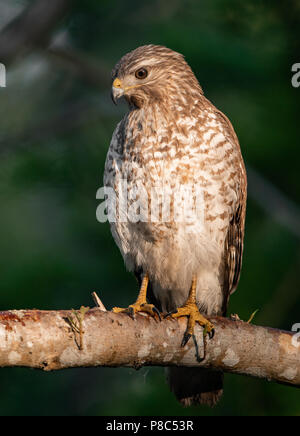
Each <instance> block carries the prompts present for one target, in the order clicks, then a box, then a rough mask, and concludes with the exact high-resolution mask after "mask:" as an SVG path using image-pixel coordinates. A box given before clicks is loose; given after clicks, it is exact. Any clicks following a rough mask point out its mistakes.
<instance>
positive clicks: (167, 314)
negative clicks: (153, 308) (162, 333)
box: [164, 309, 178, 319]
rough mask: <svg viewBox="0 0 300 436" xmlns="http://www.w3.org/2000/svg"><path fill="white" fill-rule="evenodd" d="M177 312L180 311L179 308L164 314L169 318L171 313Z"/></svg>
mask: <svg viewBox="0 0 300 436" xmlns="http://www.w3.org/2000/svg"><path fill="white" fill-rule="evenodd" d="M177 312H178V310H177V309H174V310H172V311H171V312H168V313H166V314H165V315H164V319H166V318H168V317H169V316H171V315H173V314H174V313H177Z"/></svg>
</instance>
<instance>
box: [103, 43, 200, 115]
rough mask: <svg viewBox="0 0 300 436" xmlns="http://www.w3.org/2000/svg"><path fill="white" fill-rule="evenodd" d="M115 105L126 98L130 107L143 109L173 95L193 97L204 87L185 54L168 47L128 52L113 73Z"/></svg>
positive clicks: (149, 46) (144, 48) (147, 46)
mask: <svg viewBox="0 0 300 436" xmlns="http://www.w3.org/2000/svg"><path fill="white" fill-rule="evenodd" d="M112 80H113V84H112V99H113V101H114V103H117V100H118V99H119V98H120V97H123V96H124V97H125V98H126V100H127V102H128V103H129V105H130V106H134V107H136V108H141V107H143V106H144V105H147V104H151V103H153V102H154V101H162V100H166V101H167V100H168V97H169V96H174V95H176V96H178V95H181V96H183V97H184V96H185V97H186V98H188V97H189V96H190V93H191V90H193V92H194V93H198V94H199V92H201V93H202V90H201V87H200V85H199V83H198V81H197V79H196V77H195V76H194V74H193V72H192V70H191V68H190V67H189V65H188V64H187V63H186V61H185V59H184V57H183V55H181V54H180V53H177V52H175V51H173V50H171V49H169V48H167V47H163V46H159V45H145V46H142V47H138V48H137V49H135V50H133V51H131V52H130V53H127V54H126V55H125V56H123V57H122V58H121V60H120V61H119V62H118V63H117V64H116V66H115V68H114V69H113V71H112Z"/></svg>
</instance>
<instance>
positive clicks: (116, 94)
mask: <svg viewBox="0 0 300 436" xmlns="http://www.w3.org/2000/svg"><path fill="white" fill-rule="evenodd" d="M123 95H124V89H123V87H122V82H121V80H120V79H118V78H117V79H115V80H114V82H113V84H112V88H111V98H112V101H113V102H114V104H117V101H118V99H119V98H121V97H122V96H123Z"/></svg>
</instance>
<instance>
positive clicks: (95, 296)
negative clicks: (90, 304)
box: [92, 292, 107, 312]
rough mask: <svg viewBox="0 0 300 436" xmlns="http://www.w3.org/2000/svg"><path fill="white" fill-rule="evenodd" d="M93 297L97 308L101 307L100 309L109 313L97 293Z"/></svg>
mask: <svg viewBox="0 0 300 436" xmlns="http://www.w3.org/2000/svg"><path fill="white" fill-rule="evenodd" d="M92 297H93V300H94V302H95V304H96V306H97V307H99V309H100V310H102V311H103V312H107V310H106V308H105V306H104V304H103V303H102V301H101V300H100V298H99V297H98V295H97V294H96V292H93V293H92Z"/></svg>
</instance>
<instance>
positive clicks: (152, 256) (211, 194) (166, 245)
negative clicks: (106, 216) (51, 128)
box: [105, 101, 236, 313]
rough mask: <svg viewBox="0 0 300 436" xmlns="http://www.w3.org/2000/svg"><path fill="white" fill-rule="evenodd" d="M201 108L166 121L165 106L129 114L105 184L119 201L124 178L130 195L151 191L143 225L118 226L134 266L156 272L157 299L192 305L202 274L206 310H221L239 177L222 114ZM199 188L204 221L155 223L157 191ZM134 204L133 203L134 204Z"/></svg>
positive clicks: (114, 226)
mask: <svg viewBox="0 0 300 436" xmlns="http://www.w3.org/2000/svg"><path fill="white" fill-rule="evenodd" d="M197 103H198V102H197V101H195V104H194V106H193V107H192V109H191V111H190V114H188V115H185V113H184V112H185V111H184V108H183V107H180V106H177V108H176V112H175V111H168V113H169V114H170V113H171V114H173V117H172V118H171V119H166V113H165V112H164V111H163V110H162V109H161V106H159V105H154V106H153V107H152V108H151V110H149V109H150V108H146V109H143V108H142V109H140V110H133V111H131V112H129V113H128V114H127V115H126V116H125V118H124V119H123V120H122V121H121V122H120V123H119V125H118V126H117V128H116V130H115V132H114V135H113V138H112V141H111V145H110V149H109V153H108V156H107V161H106V168H105V185H106V186H110V187H113V188H114V190H115V192H116V195H117V197H118V196H119V194H120V193H119V192H118V189H119V186H120V185H119V182H120V181H122V180H123V181H124V180H125V181H126V182H127V187H128V191H129V192H131V189H135V188H136V186H143V187H144V189H145V191H144V193H145V195H144V197H143V194H141V193H140V190H139V199H138V200H139V201H138V205H139V212H140V217H141V215H142V219H141V221H140V222H130V219H129V220H128V221H127V222H120V221H118V220H117V222H116V223H111V230H112V234H113V236H114V239H115V241H116V243H117V245H118V246H119V249H120V251H121V253H122V255H123V257H124V260H125V263H126V266H127V268H128V269H129V270H131V271H134V270H135V269H137V268H142V269H143V270H144V271H148V273H149V276H150V280H151V281H152V283H153V289H154V292H155V294H159V298H160V299H161V298H162V295H165V308H166V309H170V308H172V307H173V306H175V305H177V306H179V305H180V304H182V303H183V302H184V301H185V299H186V297H187V294H188V291H189V286H190V283H191V277H192V275H193V274H195V273H196V274H197V275H198V286H199V292H198V293H199V294H200V293H201V296H200V295H199V301H201V305H202V306H204V308H205V311H208V312H211V313H218V312H219V309H220V307H221V305H222V300H223V296H222V283H219V280H218V277H219V275H220V272H221V270H222V268H223V265H222V251H223V250H222V249H220V248H221V247H222V245H223V244H224V240H225V236H226V230H227V227H228V217H229V214H230V212H231V210H230V209H231V208H232V205H233V203H234V201H235V200H236V195H235V189H234V188H235V186H234V183H235V182H236V180H234V179H233V178H232V176H231V174H232V170H233V168H231V165H230V161H231V160H232V157H234V156H232V155H234V148H233V146H232V144H231V143H230V141H228V140H227V138H226V135H225V132H224V131H223V129H222V125H221V124H220V123H218V120H217V115H216V114H215V113H214V111H213V110H209V109H206V110H201V107H197ZM147 109H148V110H147ZM191 113H193V114H194V115H191ZM176 114H180V117H179V116H176ZM199 133H200V136H199ZM230 177H231V179H230ZM226 179H227V180H228V184H227V186H225V185H224V180H226ZM195 185H196V186H198V187H200V188H201V192H202V195H203V197H202V199H203V202H202V211H201V212H202V217H203V219H201V217H200V219H199V217H198V216H197V220H195V222H192V221H191V220H189V222H188V223H185V222H176V223H175V222H174V221H172V220H171V222H161V221H160V220H159V222H154V223H153V222H151V220H150V218H149V209H150V205H149V197H151V192H152V191H151V190H152V189H153V188H156V189H157V188H158V189H162V190H163V191H164V192H169V193H170V194H171V198H173V196H172V194H173V195H174V196H175V197H176V195H178V187H182V186H188V187H189V189H190V187H193V186H195ZM230 185H231V186H232V188H231V187H230ZM222 187H223V190H222ZM224 191H226V192H224ZM225 197H226V198H225ZM161 201H162V202H163V199H161ZM177 201H178V198H177ZM179 201H180V199H179ZM133 202H134V199H132V200H130V199H129V200H128V206H129V207H130V206H131V205H133ZM179 206H180V204H179ZM127 212H128V211H127ZM143 213H145V214H146V213H147V216H143ZM161 217H162V215H161V214H160V218H161ZM143 218H144V219H143ZM187 253H189V254H190V256H188V257H187ZM200 288H201V289H200ZM174 300H176V301H174Z"/></svg>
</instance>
